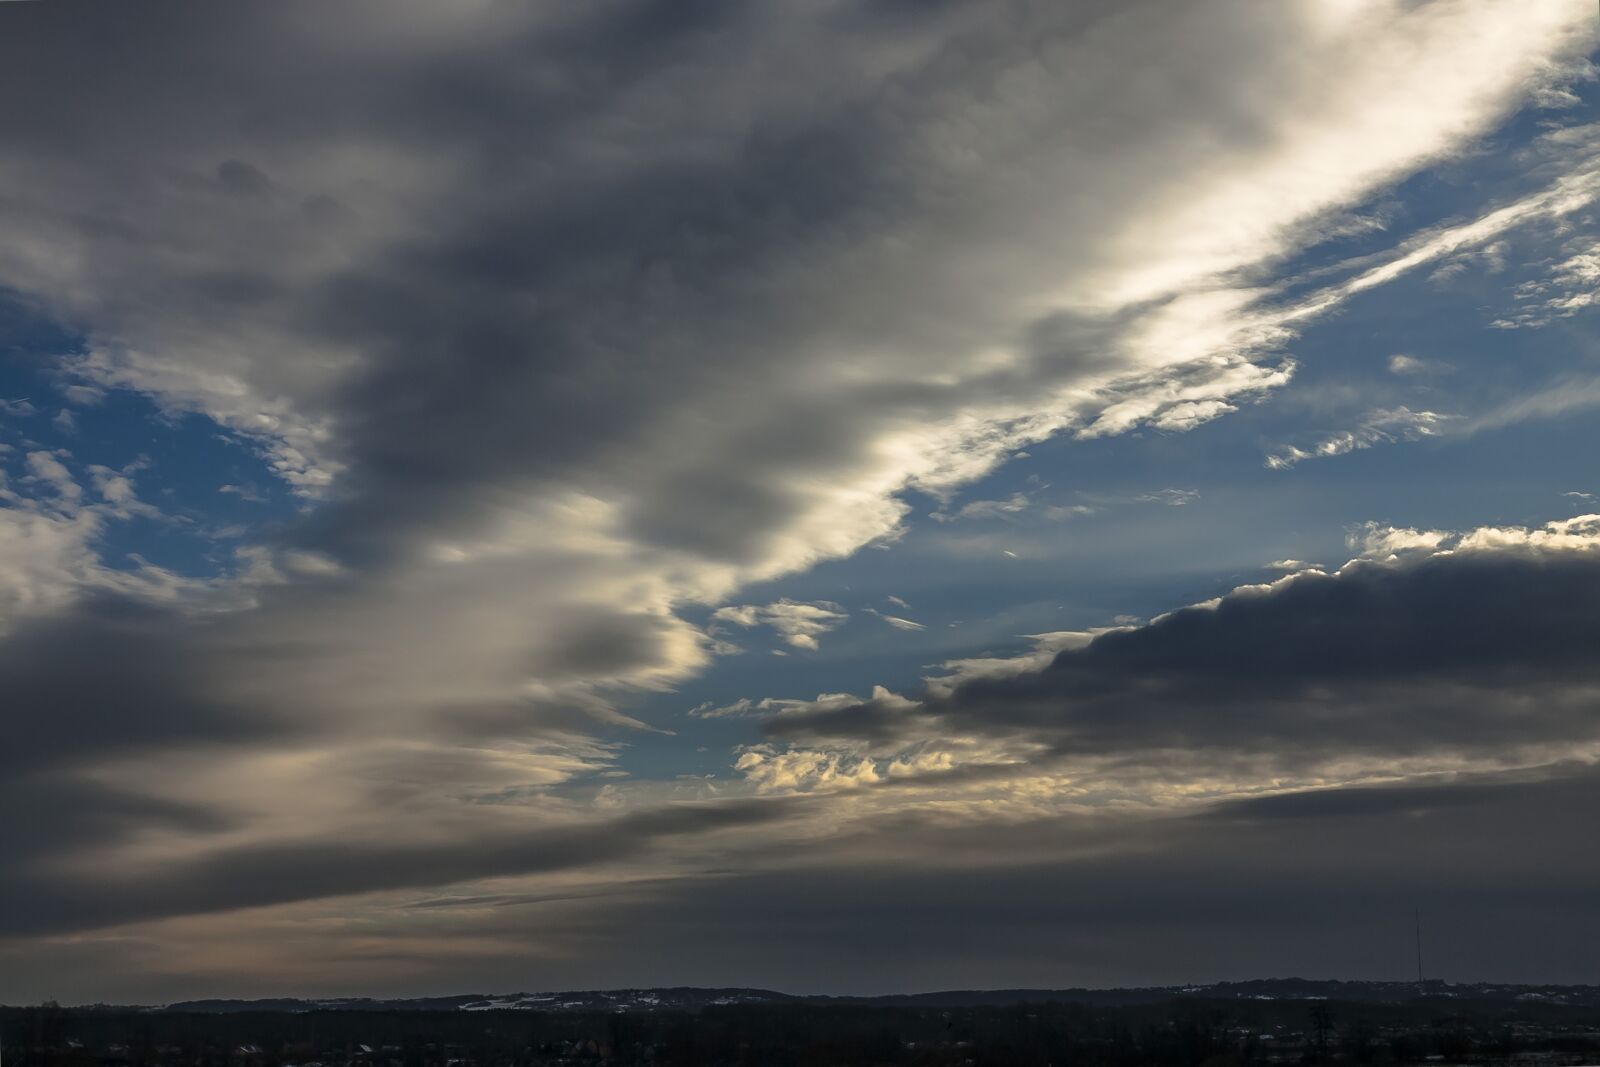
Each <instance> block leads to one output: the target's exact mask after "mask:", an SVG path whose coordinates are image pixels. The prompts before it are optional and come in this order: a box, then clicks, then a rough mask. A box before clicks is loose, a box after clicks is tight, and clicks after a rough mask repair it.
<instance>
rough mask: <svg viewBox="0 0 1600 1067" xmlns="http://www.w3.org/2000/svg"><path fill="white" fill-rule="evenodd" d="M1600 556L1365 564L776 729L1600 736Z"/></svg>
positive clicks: (1121, 745) (1173, 736) (1257, 737)
mask: <svg viewBox="0 0 1600 1067" xmlns="http://www.w3.org/2000/svg"><path fill="white" fill-rule="evenodd" d="M1597 641H1600V558H1596V556H1595V555H1594V553H1593V552H1590V551H1578V552H1571V551H1557V552H1539V551H1529V550H1525V549H1508V550H1503V551H1463V552H1456V553H1446V554H1438V555H1429V556H1427V557H1426V558H1422V559H1419V560H1411V561H1403V562H1376V561H1359V562H1355V563H1351V564H1349V565H1347V566H1346V567H1344V568H1343V569H1342V570H1340V571H1339V572H1337V573H1335V574H1324V573H1320V572H1309V573H1305V574H1301V575H1298V576H1295V577H1293V578H1290V579H1286V580H1284V581H1282V582H1279V583H1277V584H1275V585H1274V586H1271V587H1266V588H1246V589H1243V590H1238V591H1235V592H1234V593H1232V594H1229V595H1227V596H1224V597H1222V598H1220V600H1219V601H1217V602H1216V603H1215V604H1214V605H1211V606H1200V607H1191V608H1184V609H1182V610H1179V611H1175V612H1173V613H1171V614H1169V615H1166V616H1164V617H1162V618H1160V619H1157V620H1155V621H1154V622H1151V623H1149V624H1148V625H1144V626H1140V627H1137V628H1133V629H1124V630H1117V631H1112V632H1108V633H1105V634H1102V635H1100V636H1099V637H1097V638H1095V639H1094V640H1093V641H1091V642H1090V643H1088V644H1087V645H1086V646H1084V647H1083V648H1079V649H1069V650H1066V651H1063V652H1061V653H1059V654H1058V655H1057V656H1056V657H1055V659H1054V660H1053V661H1052V662H1051V663H1050V664H1049V665H1048V666H1047V667H1045V668H1044V669H1042V670H1036V671H1024V672H1021V673H1019V674H1016V675H1014V676H1011V677H1004V678H997V677H982V676H978V677H974V678H971V679H970V680H967V681H965V682H961V683H958V684H956V685H955V686H954V687H953V688H948V691H946V689H947V687H942V686H941V687H938V691H935V692H932V693H930V694H927V695H926V696H925V698H924V699H922V700H921V701H920V702H919V703H917V704H915V705H912V704H907V703H906V702H903V701H895V700H891V699H880V700H874V701H869V702H866V703H863V704H858V705H855V706H831V707H827V708H810V707H806V708H800V709H796V710H792V711H788V712H785V713H783V714H780V715H777V716H775V717H774V718H772V719H770V720H768V722H767V723H766V724H765V731H766V733H767V735H768V736H769V737H770V738H773V739H777V740H782V741H788V742H795V743H809V742H818V741H830V740H831V741H835V742H837V741H841V740H842V741H849V742H855V743H865V744H867V745H869V746H872V747H874V748H876V749H878V750H885V749H889V750H892V749H894V748H897V747H903V746H905V745H907V744H911V743H913V742H914V741H917V740H921V739H926V738H930V737H938V736H972V735H976V736H978V737H989V738H996V739H1019V740H1026V741H1030V742H1041V743H1043V744H1045V745H1047V746H1048V747H1049V749H1050V751H1051V752H1053V753H1055V754H1057V755H1063V756H1067V755H1088V756H1104V755H1116V754H1119V753H1130V754H1131V753H1136V752H1149V751H1158V750H1162V749H1180V750H1189V751H1194V750H1215V751H1220V752H1222V753H1229V752H1234V753H1239V754H1248V753H1252V752H1267V753H1271V754H1273V755H1274V756H1275V757H1277V758H1279V759H1281V760H1283V761H1284V762H1285V763H1289V764H1305V765H1309V764H1313V763H1317V762H1324V761H1327V760H1329V759H1331V758H1336V757H1339V756H1344V755H1351V754H1367V755H1385V756H1407V755H1422V754H1428V753H1451V752H1456V753H1468V752H1473V753H1478V754H1480V755H1482V754H1486V753H1492V752H1497V751H1499V752H1507V753H1509V752H1512V751H1514V750H1517V749H1518V748H1521V747H1532V746H1537V745H1540V744H1551V743H1568V742H1570V743H1582V742H1589V741H1593V740H1594V739H1595V738H1596V737H1597V736H1600V664H1597V662H1596V660H1595V657H1594V654H1593V650H1594V648H1595V646H1596V642H1597Z"/></svg>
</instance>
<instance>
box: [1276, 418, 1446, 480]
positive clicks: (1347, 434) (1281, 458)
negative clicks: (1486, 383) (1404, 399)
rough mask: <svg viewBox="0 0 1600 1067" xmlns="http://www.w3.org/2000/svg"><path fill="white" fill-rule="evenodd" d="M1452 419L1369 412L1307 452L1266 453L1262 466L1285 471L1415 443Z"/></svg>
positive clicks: (1287, 447) (1293, 447)
mask: <svg viewBox="0 0 1600 1067" xmlns="http://www.w3.org/2000/svg"><path fill="white" fill-rule="evenodd" d="M1457 417H1458V416H1455V415H1442V414H1440V413H1439V412H1436V411H1412V410H1411V409H1410V408H1407V407H1403V406H1402V407H1398V408H1393V409H1390V410H1380V411H1373V412H1370V413H1368V414H1367V416H1366V417H1365V418H1364V419H1363V420H1362V421H1361V425H1359V426H1357V427H1356V428H1355V429H1353V430H1344V431H1342V432H1340V433H1336V434H1331V435H1329V436H1328V437H1325V438H1323V439H1322V440H1321V441H1318V442H1317V443H1316V444H1314V445H1311V446H1310V447H1309V448H1301V447H1299V446H1297V445H1285V446H1283V447H1281V448H1279V449H1278V450H1277V451H1275V452H1272V453H1269V454H1268V455H1267V459H1266V465H1267V466H1268V467H1270V468H1271V469H1273V470H1287V469H1288V468H1290V467H1293V466H1294V465H1295V464H1297V463H1300V462H1301V461H1302V460H1307V459H1319V458H1325V457H1329V456H1342V455H1344V454H1346V453H1347V452H1356V451H1360V450H1361V449H1365V448H1371V447H1373V446H1374V445H1383V444H1393V443H1395V442H1397V441H1416V440H1420V439H1421V438H1424V437H1434V436H1437V435H1438V434H1439V433H1440V432H1441V430H1442V428H1443V427H1444V426H1445V425H1446V423H1447V422H1448V420H1451V419H1455V418H1457Z"/></svg>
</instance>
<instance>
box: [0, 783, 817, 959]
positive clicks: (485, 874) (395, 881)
mask: <svg viewBox="0 0 1600 1067" xmlns="http://www.w3.org/2000/svg"><path fill="white" fill-rule="evenodd" d="M95 799H96V797H95V795H94V793H93V791H92V790H91V791H87V792H85V793H83V794H81V795H80V796H79V797H78V798H77V801H76V803H75V809H76V810H74V811H72V813H71V814H70V815H69V816H68V818H67V819H66V820H63V821H59V822H58V821H54V820H52V821H51V822H50V823H49V825H50V827H51V829H52V830H53V831H56V832H59V831H60V830H62V829H72V828H74V827H75V826H78V825H82V826H84V827H85V828H87V829H90V830H94V829H99V828H101V825H100V824H101V823H102V822H104V821H108V820H106V819H105V813H104V810H103V807H96V806H94V805H93V802H94V801H95ZM803 803H804V802H803V801H801V802H797V801H795V800H782V799H763V800H739V801H729V802H721V803H706V804H694V805H676V806H662V807H659V808H655V809H653V810H650V811H644V812H639V813H636V814H630V815H624V816H621V817H618V818H614V819H610V820H605V821H591V822H589V823H586V824H583V825H575V826H568V827H554V826H546V827H542V828H535V829H528V830H524V831H521V832H507V831H506V830H504V829H501V830H498V831H486V830H485V829H484V828H483V827H481V826H479V827H475V833H474V834H472V835H470V836H467V837H462V836H460V835H455V836H454V837H453V838H451V839H445V840H437V841H431V842H428V841H419V840H410V841H401V842H389V841H384V840H381V839H374V840H360V839H356V838H354V837H352V836H350V835H342V836H340V837H339V838H337V839H327V838H323V839H316V838H312V839H308V840H299V841H291V842H286V843H266V842H263V843H259V844H249V845H242V846H240V845H235V846H228V847H222V848H217V849H214V850H211V851H210V852H208V853H206V854H204V855H203V856H201V857H200V858H198V859H195V860H190V861H182V860H179V861H161V862H156V863H150V864H126V865H124V866H123V867H121V868H120V869H118V870H115V871H104V872H101V873H100V875H99V877H97V878H95V879H93V880H92V881H91V880H86V879H84V878H83V877H81V875H78V874H76V873H74V874H70V875H62V874H59V873H54V872H51V871H49V870H44V871H30V870H28V869H26V868H24V869H18V868H17V867H15V866H12V867H11V868H9V869H8V876H7V877H6V878H5V879H3V880H0V904H3V907H0V913H3V914H4V919H0V937H5V936H7V935H10V936H16V935H20V934H27V935H31V936H37V935H40V934H46V933H58V932H65V931H74V930H84V929H93V928H96V927H103V926H112V925H120V924H124V923H129V922H134V921H139V920H148V919H154V918H163V917H169V916H176V915H202V914H206V913H211V912H221V911H230V910H234V909H238V908H250V907H262V906H266V905H273V904H286V903H293V902H299V901H308V900H318V899H322V898H327V897H337V896H347V895H351V894H358V893H366V892H373V891H380V890H397V889H414V888H427V887H436V886H447V885H451V884H455V883H460V882H466V881H470V880H475V879H491V878H504V877H507V876H512V875H534V874H549V873H554V872H562V871H576V870H582V869H585V868H598V867H602V866H603V865H605V864H607V863H612V862H616V861H619V860H626V859H638V858H640V857H642V856H643V855H645V854H647V853H648V851H649V849H650V847H651V846H652V845H656V844H660V843H663V842H666V841H670V840H671V839H673V838H681V837H686V836H699V835H707V834H712V833H715V832H716V831H719V830H726V829H737V828H751V827H759V826H762V825H771V824H775V823H778V822H780V821H782V820H784V819H787V818H792V817H793V816H794V815H795V814H796V807H797V804H803ZM41 814H42V815H43V816H44V817H45V818H46V819H49V818H50V816H49V815H48V813H41ZM185 820H188V821H191V822H198V823H200V825H201V827H202V828H204V829H217V828H219V827H218V826H217V824H216V823H215V821H210V822H208V821H206V820H205V818H204V816H202V815H199V814H196V813H191V812H187V811H184V810H181V809H178V810H173V809H171V808H166V807H161V808H158V807H155V806H154V805H150V804H140V803H137V802H136V803H133V804H130V805H128V806H127V807H126V808H125V809H124V813H123V821H124V823H125V824H126V826H132V825H136V824H137V825H144V826H148V825H151V824H152V823H161V822H180V823H181V822H183V821H185ZM126 826H125V828H126ZM191 828H192V827H191ZM83 836H84V837H87V836H88V835H83ZM106 836H108V837H109V836H111V835H110V834H107V835H106ZM75 843H78V844H88V843H90V842H89V841H88V840H82V839H80V840H79V841H77V842H75Z"/></svg>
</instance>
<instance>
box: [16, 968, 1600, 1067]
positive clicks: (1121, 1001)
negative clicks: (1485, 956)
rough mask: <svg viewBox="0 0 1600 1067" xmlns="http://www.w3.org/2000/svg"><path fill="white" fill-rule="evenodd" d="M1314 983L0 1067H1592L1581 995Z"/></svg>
mask: <svg viewBox="0 0 1600 1067" xmlns="http://www.w3.org/2000/svg"><path fill="white" fill-rule="evenodd" d="M1328 985H1329V984H1315V985H1313V984H1310V983H1289V984H1287V985H1284V984H1279V985H1272V984H1266V983H1248V984H1245V985H1240V986H1209V987H1204V988H1190V989H1161V990H1113V991H1084V990H1077V991H1074V990H1059V991H1039V990H1014V991H1005V992H988V993H942V994H927V995H923V996H906V997H880V998H871V999H865V998H854V999H852V998H820V997H811V998H804V997H788V996H784V995H782V994H775V993H766V992H762V991H758V990H742V991H741V990H714V991H700V990H630V991H624V992H611V993H598V992H597V993H580V994H543V995H520V999H519V998H484V997H458V998H438V999H435V1000H429V1001H409V1002H404V1001H402V1002H377V1001H340V1002H316V1001H273V1002H256V1003H255V1004H251V1003H249V1002H229V1001H197V1002H191V1003H189V1004H183V1005H172V1006H169V1007H165V1008H159V1009H151V1008H122V1007H115V1008H112V1007H95V1008H60V1007H57V1006H54V1005H45V1006H42V1007H33V1008H3V1009H0V1038H3V1044H4V1067H145V1065H150V1067H155V1065H163V1067H166V1065H170V1067H179V1065H181V1067H540V1065H546V1064H593V1065H599V1064H616V1065H623V1064H659V1065H678V1064H696V1065H706V1067H714V1065H721V1064H749V1065H760V1067H783V1065H796V1067H800V1065H834V1064H839V1065H843V1064H852V1065H853V1064H906V1065H918V1064H926V1065H944V1064H972V1065H989V1064H995V1065H1001V1064H1004V1065H1022V1067H1028V1065H1035V1064H1056V1065H1081V1067H1095V1065H1102V1064H1104V1065H1115V1067H1137V1065H1143V1064H1152V1065H1154V1064H1161V1065H1167V1064H1173V1065H1184V1067H1230V1065H1239V1067H1243V1065H1249V1064H1271V1063H1294V1064H1427V1065H1435V1064H1550V1065H1563V1064H1597V1063H1600V990H1596V989H1595V988H1593V987H1575V988H1567V989H1564V990H1563V989H1556V988H1554V987H1543V988H1541V989H1529V988H1528V987H1515V988H1511V987H1483V986H1478V987H1466V986H1455V987H1446V986H1443V985H1442V984H1439V985H1435V986H1432V987H1430V988H1429V989H1428V990H1427V991H1426V993H1425V995H1420V996H1419V995H1417V991H1416V990H1415V989H1409V990H1408V989H1406V988H1405V987H1388V986H1382V985H1379V984H1373V983H1343V984H1333V985H1334V987H1333V988H1331V989H1328V988H1327V986H1328ZM1313 989H1322V990H1323V992H1312V991H1311V990H1313ZM1330 994H1334V995H1330ZM512 1004H514V1005H516V1006H507V1005H512ZM257 1005H260V1006H259V1007H258V1006H257ZM262 1007H265V1008H269V1009H270V1010H262Z"/></svg>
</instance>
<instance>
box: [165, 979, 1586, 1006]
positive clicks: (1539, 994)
mask: <svg viewBox="0 0 1600 1067" xmlns="http://www.w3.org/2000/svg"><path fill="white" fill-rule="evenodd" d="M1418 997H1427V998H1435V997H1437V998H1453V999H1459V1000H1472V1001H1497V1002H1530V1001H1532V1002H1543V1003H1550V1004H1566V1005H1589V1006H1597V1007H1600V986H1559V985H1512V984H1506V983H1494V982H1476V983H1471V984H1450V983H1447V982H1438V981H1434V982H1427V983H1424V984H1423V985H1422V986H1421V987H1419V986H1418V985H1417V983H1415V982H1342V981H1332V980H1318V979H1306V978H1262V979H1254V980H1251V981H1246V982H1217V983H1212V984H1209V985H1188V986H1150V987H1141V988H1128V989H955V990H945V991H941V992H932V993H900V994H889V995H884V996H806V995H795V994H789V993H779V992H775V991H773V990H770V989H744V988H725V989H700V988H694V987H688V986H676V987H670V988H651V989H604V990H599V989H587V990H566V991H558V992H543V993H495V994H485V993H468V994H461V995H458V996H448V997H416V998H393V999H381V998H370V997H337V998H296V997H280V998H275V999H268V1000H223V999H210V1000H186V1001H180V1002H178V1003H174V1004H166V1005H162V1006H160V1007H156V1008H148V1009H145V1010H149V1011H161V1012H191V1013H206V1014H230V1013H237V1012H311V1011H407V1012H419V1011H421V1012H426V1011H444V1012H456V1011H536V1012H564V1011H565V1012H574V1011H576V1012H619V1011H620V1012H656V1011H690V1012H697V1011H701V1010H703V1009H705V1008H708V1007H716V1006H719V1005H729V1004H780V1003H788V1004H819V1005H821V1004H841V1005H843V1004H851V1005H873V1006H881V1007H932V1008H966V1007H978V1006H986V1005H1004V1004H1034V1003H1045V1002H1048V1001H1057V1002H1061V1003H1074V1004H1095V1005H1101V1006H1106V1007H1112V1006H1121V1005H1130V1004H1156V1003H1162V1002H1165V1001H1171V1000H1188V999H1194V1000H1340V1001H1353V1002H1361V1003H1374V1004H1376V1003H1404V1002H1408V1001H1412V1000H1415V999H1417V998H1418Z"/></svg>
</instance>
